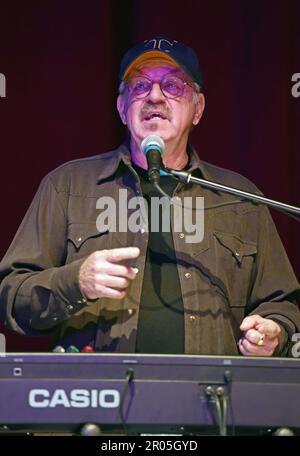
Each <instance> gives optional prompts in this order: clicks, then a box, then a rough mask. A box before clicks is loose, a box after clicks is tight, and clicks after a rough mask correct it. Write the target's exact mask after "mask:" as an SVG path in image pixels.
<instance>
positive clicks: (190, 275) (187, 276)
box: [184, 272, 192, 279]
mask: <svg viewBox="0 0 300 456" xmlns="http://www.w3.org/2000/svg"><path fill="white" fill-rule="evenodd" d="M184 276H185V277H186V278H187V279H190V278H191V277H192V274H191V273H190V272H186V273H185V274H184Z"/></svg>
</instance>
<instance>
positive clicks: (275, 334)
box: [238, 315, 281, 356]
mask: <svg viewBox="0 0 300 456" xmlns="http://www.w3.org/2000/svg"><path fill="white" fill-rule="evenodd" d="M240 329H241V330H242V331H244V336H243V337H242V338H241V339H240V340H239V342H238V346H239V349H240V352H241V353H242V355H244V356H272V355H273V353H274V350H275V348H276V347H277V345H278V343H279V335H280V332H281V328H280V326H279V325H278V324H277V323H276V322H275V321H273V320H270V319H268V318H263V317H261V316H260V315H251V316H249V317H246V318H244V320H243V321H242V324H241V326H240Z"/></svg>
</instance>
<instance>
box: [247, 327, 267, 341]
mask: <svg viewBox="0 0 300 456" xmlns="http://www.w3.org/2000/svg"><path fill="white" fill-rule="evenodd" d="M263 336H264V334H263V333H261V332H260V331H256V329H249V330H248V331H246V332H245V334H244V338H245V339H247V340H248V341H249V342H251V343H252V344H255V345H261V343H259V342H260V341H261V340H263V339H262V337H263Z"/></svg>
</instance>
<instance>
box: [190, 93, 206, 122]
mask: <svg viewBox="0 0 300 456" xmlns="http://www.w3.org/2000/svg"><path fill="white" fill-rule="evenodd" d="M195 108H196V109H195V114H194V118H193V125H197V124H198V123H199V121H200V119H201V117H202V114H203V111H204V108H205V97H204V95H203V93H199V94H198V100H197V102H196V106H195Z"/></svg>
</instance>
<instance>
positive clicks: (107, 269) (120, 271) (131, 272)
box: [99, 261, 139, 280]
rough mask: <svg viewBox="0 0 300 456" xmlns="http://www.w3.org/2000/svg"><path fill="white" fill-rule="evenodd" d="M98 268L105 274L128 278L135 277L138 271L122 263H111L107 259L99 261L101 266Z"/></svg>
mask: <svg viewBox="0 0 300 456" xmlns="http://www.w3.org/2000/svg"><path fill="white" fill-rule="evenodd" d="M99 270H101V272H103V273H105V274H108V275H113V276H118V277H126V278H127V279H129V280H133V279H135V277H136V275H137V273H138V271H139V270H138V269H137V268H131V267H130V266H125V265H123V264H115V263H111V262H109V261H105V262H104V263H101V268H100V269H99Z"/></svg>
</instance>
